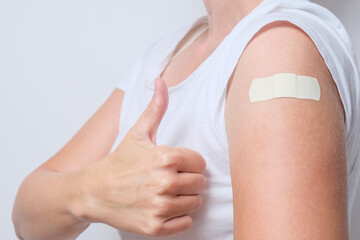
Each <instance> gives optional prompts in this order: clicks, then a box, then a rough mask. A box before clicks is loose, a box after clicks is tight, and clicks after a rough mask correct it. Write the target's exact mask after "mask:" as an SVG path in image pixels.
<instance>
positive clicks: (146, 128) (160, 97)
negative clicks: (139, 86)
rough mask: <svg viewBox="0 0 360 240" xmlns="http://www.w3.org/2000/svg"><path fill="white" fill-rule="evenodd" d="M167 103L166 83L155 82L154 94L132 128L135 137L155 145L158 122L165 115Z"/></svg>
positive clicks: (159, 80) (158, 79) (161, 81)
mask: <svg viewBox="0 0 360 240" xmlns="http://www.w3.org/2000/svg"><path fill="white" fill-rule="evenodd" d="M168 103H169V95H168V89H167V86H166V83H165V81H164V80H163V79H161V78H157V79H156V80H155V92H154V95H153V97H152V99H151V101H150V103H149V104H148V106H147V108H146V109H145V111H144V112H143V113H142V115H141V116H140V118H139V119H138V121H137V122H136V123H135V125H134V126H133V127H132V129H131V131H132V133H133V134H135V136H137V137H140V138H143V139H144V140H151V141H152V142H153V143H154V144H156V133H157V130H158V127H159V125H160V122H161V120H162V118H163V116H164V115H165V112H166V109H167V106H168Z"/></svg>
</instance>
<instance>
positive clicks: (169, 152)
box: [156, 147, 181, 167]
mask: <svg viewBox="0 0 360 240" xmlns="http://www.w3.org/2000/svg"><path fill="white" fill-rule="evenodd" d="M180 157H181V155H180V154H179V153H178V152H177V151H176V150H174V149H173V148H171V147H161V148H158V149H157V151H156V158H157V159H158V160H159V162H160V165H161V166H162V167H176V166H177V164H178V161H179V159H180Z"/></svg>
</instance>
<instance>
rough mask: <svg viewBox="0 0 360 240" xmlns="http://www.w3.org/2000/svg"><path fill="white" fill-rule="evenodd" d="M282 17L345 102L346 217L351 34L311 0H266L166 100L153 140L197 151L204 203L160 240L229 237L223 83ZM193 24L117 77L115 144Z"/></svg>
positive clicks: (129, 238) (351, 132)
mask: <svg viewBox="0 0 360 240" xmlns="http://www.w3.org/2000/svg"><path fill="white" fill-rule="evenodd" d="M201 19H202V20H203V19H206V18H201ZM280 20H282V21H289V22H291V23H293V24H294V25H296V26H298V27H299V28H301V29H302V30H303V31H304V32H305V33H307V34H308V35H309V37H310V38H311V39H312V40H313V42H314V43H315V45H316V47H317V48H318V50H319V52H320V54H321V55H322V57H323V58H324V60H325V63H326V64H327V67H328V68H329V70H330V72H331V74H332V76H333V79H334V81H335V84H336V86H337V88H338V91H339V94H340V97H341V100H342V103H343V105H344V109H345V115H346V116H345V117H346V144H347V168H348V186H349V195H348V202H349V208H348V211H349V221H350V217H351V213H352V208H353V204H354V199H355V196H356V189H357V185H358V178H359V167H360V165H359V161H360V115H359V114H360V100H359V99H360V82H359V81H360V80H359V71H358V69H357V65H356V61H355V56H354V54H353V49H352V45H351V41H350V38H349V36H348V34H347V32H346V30H345V28H344V26H343V25H342V24H341V22H340V21H339V20H338V18H337V17H335V16H334V15H333V14H332V13H331V12H330V11H329V10H327V9H326V8H324V7H322V6H320V5H317V4H315V3H312V2H310V1H308V0H264V1H263V2H261V4H260V5H258V6H257V7H256V8H255V9H254V10H253V11H252V12H251V13H250V14H248V15H247V16H246V17H245V18H243V19H242V20H241V21H240V22H239V23H238V24H237V25H236V26H235V27H234V28H233V30H232V31H231V32H230V33H229V34H228V35H227V36H226V38H225V39H224V40H223V41H222V42H221V43H220V45H219V46H218V47H217V48H216V50H215V51H214V52H213V53H212V54H211V55H210V56H209V57H208V58H207V59H206V60H205V61H204V62H203V63H202V64H201V65H200V66H199V67H198V68H197V69H196V70H195V71H194V72H193V73H192V74H191V75H190V76H189V77H188V78H187V79H185V80H184V81H183V82H181V83H180V84H178V85H176V86H174V87H170V88H169V105H168V109H167V112H166V114H165V116H164V118H163V120H162V122H161V124H160V126H159V130H158V135H157V142H158V144H159V145H162V144H164V145H169V146H184V147H188V148H191V149H194V150H196V151H198V152H200V153H201V154H202V156H203V157H204V158H205V160H206V162H207V170H206V172H205V175H206V177H207V189H206V191H205V192H204V193H203V199H204V202H203V206H202V208H201V209H200V210H199V211H198V212H196V213H194V214H191V215H192V217H193V226H192V228H191V229H190V230H187V231H185V232H183V233H179V234H176V235H173V236H169V237H165V238H162V239H168V240H180V239H186V240H190V239H197V240H200V239H204V240H205V239H206V240H220V239H221V240H232V239H233V199H232V187H231V178H230V165H229V151H228V142H227V134H226V128H225V118H224V116H225V114H224V110H225V100H226V98H225V97H226V87H227V82H228V80H229V78H230V76H231V74H232V72H233V70H234V69H235V67H236V64H237V62H238V59H239V58H240V56H241V54H242V52H243V50H244V49H245V47H246V45H247V43H248V42H249V41H250V39H251V38H252V37H253V36H254V35H255V33H257V32H258V31H259V30H260V29H261V28H262V27H264V26H265V25H267V24H268V23H271V22H274V21H280ZM199 22H201V21H197V23H196V24H198V23H199ZM196 24H194V25H191V26H184V27H181V28H179V29H177V30H176V31H174V32H172V33H171V34H167V35H165V36H163V37H161V38H160V39H158V40H157V41H156V42H155V43H154V44H152V45H151V47H150V48H149V49H148V50H147V51H145V52H144V54H142V55H141V56H140V57H139V58H138V59H137V61H136V62H135V64H134V65H133V68H132V70H131V71H130V72H129V73H128V74H127V75H124V77H123V78H122V79H120V81H119V82H118V84H117V86H116V87H117V88H120V89H122V90H124V91H125V92H126V94H125V97H124V100H123V104H122V109H121V117H120V131H119V135H118V138H117V140H116V142H115V144H114V147H113V149H114V148H115V147H116V146H117V145H118V144H119V143H120V141H121V140H122V138H123V137H124V135H125V134H126V133H127V132H128V130H129V129H130V127H131V126H132V125H133V124H134V123H135V122H136V121H137V119H138V118H139V117H140V115H141V113H142V112H143V111H144V109H145V108H146V106H147V105H148V103H149V101H150V99H151V97H152V95H153V92H154V80H155V78H157V77H159V75H160V73H161V72H162V71H163V70H164V68H165V66H166V65H167V63H168V61H169V59H170V57H171V55H172V53H173V51H174V49H175V47H176V46H177V44H178V43H179V42H180V40H181V39H182V38H183V37H184V36H185V35H186V33H188V32H189V31H190V30H191V29H193V28H194V27H196ZM119 217H121V216H119ZM350 225H351V224H350ZM120 236H121V239H123V240H144V239H157V238H149V237H144V236H140V235H137V234H133V233H127V232H120Z"/></svg>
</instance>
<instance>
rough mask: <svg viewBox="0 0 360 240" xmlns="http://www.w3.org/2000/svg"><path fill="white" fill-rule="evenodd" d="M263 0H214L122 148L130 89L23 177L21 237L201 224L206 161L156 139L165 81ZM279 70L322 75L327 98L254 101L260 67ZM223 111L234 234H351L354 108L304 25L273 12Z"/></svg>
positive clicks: (194, 63)
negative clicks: (202, 27)
mask: <svg viewBox="0 0 360 240" xmlns="http://www.w3.org/2000/svg"><path fill="white" fill-rule="evenodd" d="M260 2H261V1H259V0H204V4H205V7H206V9H207V12H208V22H209V30H208V31H206V32H205V33H204V34H202V35H201V36H200V37H199V38H198V39H196V40H195V41H194V42H193V43H192V44H191V45H190V46H189V47H188V48H187V49H186V50H185V51H183V52H182V53H181V54H179V55H177V56H176V58H174V59H173V60H172V61H171V62H170V64H169V65H168V66H167V68H166V69H165V71H164V72H163V74H162V78H163V79H164V81H162V80H159V81H158V84H157V95H154V98H153V99H152V101H151V102H150V103H149V107H148V108H147V109H146V110H145V112H144V113H143V115H142V116H141V117H140V119H139V120H138V122H137V123H136V124H135V126H134V127H133V128H131V130H130V131H129V133H128V134H127V135H126V137H125V138H124V140H123V141H122V142H121V143H120V145H119V146H118V147H117V148H116V150H115V151H114V152H113V153H109V151H110V149H111V146H112V144H113V142H114V141H115V138H116V135H117V133H118V123H119V118H120V109H121V102H122V98H123V95H124V93H123V92H122V91H121V90H115V91H114V92H113V93H112V94H111V96H110V97H109V99H108V100H107V101H106V103H105V104H104V105H103V106H102V107H101V108H100V109H99V110H98V111H97V112H96V113H95V114H94V116H93V117H92V118H91V119H90V120H89V121H88V122H87V123H86V124H85V125H84V126H83V128H82V129H81V130H80V131H79V132H78V133H77V134H76V135H75V136H74V137H73V139H71V140H70V142H69V143H68V144H67V145H66V146H64V148H63V149H61V150H60V151H59V152H58V153H57V154H56V155H55V156H54V157H52V158H51V159H49V160H48V161H47V162H46V163H44V164H43V165H42V166H40V167H39V168H38V169H36V170H35V171H34V172H33V173H31V174H30V175H29V176H28V177H27V178H26V179H25V180H24V182H23V184H22V185H21V187H20V189H19V192H18V195H17V198H16V201H15V203H14V210H13V221H14V225H15V229H16V232H17V235H18V236H19V238H24V239H75V238H76V237H77V236H78V235H79V234H80V233H81V232H82V231H84V230H85V229H86V228H87V226H89V224H91V223H92V222H103V223H106V224H108V225H111V226H113V227H116V228H118V229H121V230H125V231H132V232H137V233H140V234H144V235H147V236H166V235H170V234H175V233H177V232H181V231H184V230H186V229H188V228H189V227H191V218H190V217H189V216H188V215H187V214H188V213H190V212H193V211H196V210H197V209H198V208H199V207H200V206H201V196H200V193H201V191H203V189H204V188H205V184H206V181H205V178H204V177H203V175H202V174H201V173H202V171H203V170H204V169H205V165H206V164H205V162H204V159H203V158H202V157H201V155H200V154H198V153H196V152H194V151H193V150H190V149H184V148H170V147H168V146H157V145H156V130H157V126H158V125H159V124H160V121H161V118H162V116H163V114H164V112H165V111H166V107H167V101H168V98H167V91H166V85H167V86H168V87H171V86H175V85H177V84H179V83H180V82H181V81H183V80H184V79H185V78H186V77H187V76H188V75H190V74H191V72H193V71H194V70H195V69H196V68H197V67H198V66H199V65H200V64H201V62H203V61H204V60H205V59H206V58H207V57H208V56H209V55H210V54H211V53H212V52H213V51H214V49H215V48H216V47H217V46H218V44H219V43H220V42H221V41H222V40H223V39H224V38H225V36H226V35H227V34H228V33H229V32H230V31H231V29H232V28H233V27H234V26H235V24H236V23H237V22H239V21H240V20H241V19H242V18H243V17H244V16H246V15H247V14H248V13H249V12H250V11H251V10H252V9H253V8H255V7H256V6H257V5H258V4H259V3H260ZM279 35H282V36H283V37H282V38H281V42H280V41H279V40H278V39H279ZM285 36H286V37H285ZM294 42H296V43H297V44H296V45H295V44H294ZM294 56H296V57H294ZM189 63H191V64H189ZM278 72H292V73H297V74H302V75H309V76H314V77H317V78H318V80H319V83H320V86H321V90H322V96H321V100H320V102H313V101H309V100H298V99H289V98H282V99H273V100H270V101H267V102H262V103H256V104H250V103H249V100H248V99H247V94H248V88H249V86H250V84H251V81H252V79H254V78H256V77H263V76H271V75H273V74H274V73H278ZM155 96H157V97H155ZM225 119H226V129H227V134H228V141H229V154H230V163H231V177H232V184H233V193H234V196H233V197H234V239H250V240H251V239H269V240H270V239H295V240H296V239H330V240H332V239H347V238H348V232H347V205H346V204H347V185H346V184H347V180H346V179H347V178H346V156H345V155H346V146H345V134H344V112H343V108H342V105H341V101H340V98H339V95H338V92H337V91H336V86H335V85H334V82H333V81H332V78H331V74H330V73H329V71H328V69H327V68H326V65H325V63H324V61H323V59H322V58H321V56H320V55H319V53H318V52H317V49H316V47H315V46H314V45H313V43H312V42H311V41H310V39H309V38H308V37H307V36H306V35H305V34H304V33H303V32H302V31H301V30H300V29H297V28H296V27H294V26H292V25H291V24H290V23H285V22H283V23H281V24H280V23H276V24H270V25H269V26H267V27H266V28H264V29H262V30H261V31H260V32H259V33H258V34H257V35H256V36H255V37H254V39H253V40H252V41H251V42H250V43H249V45H248V46H247V48H246V49H245V52H244V54H243V56H242V57H241V60H240V61H239V63H238V65H237V67H236V69H235V71H234V74H233V76H232V78H231V79H230V81H229V86H228V95H227V102H226V115H225ZM264 129H265V130H266V134H264ZM181 163H184V164H181ZM129 166H131V167H129ZM149 169H151V170H150V171H149ZM179 172H181V173H179ZM159 175H160V176H162V178H159V177H158V176H159ZM159 179H162V181H159ZM38 189H41V190H42V191H41V192H40V191H38ZM134 189H141V191H134ZM295 190H296V191H295ZM34 192H36V193H37V194H33V193H34ZM177 195H180V196H177ZM190 195H192V196H190ZM115 196H116V197H115ZM119 196H120V197H119ZM135 199H137V201H135ZM139 215H140V216H141V218H139V217H137V216H139ZM143 216H146V217H143Z"/></svg>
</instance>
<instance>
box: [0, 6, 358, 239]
mask: <svg viewBox="0 0 360 240" xmlns="http://www.w3.org/2000/svg"><path fill="white" fill-rule="evenodd" d="M317 2H320V3H323V4H324V6H326V7H328V8H329V9H330V10H332V11H333V12H334V13H335V14H337V15H338V17H339V18H340V19H341V20H342V21H343V23H344V25H345V26H346V28H347V29H348V32H349V34H350V36H351V37H352V39H353V44H354V49H355V51H356V53H357V56H358V59H360V28H359V25H360V16H359V12H360V2H359V1H357V0H341V1H340V0H317ZM204 14H205V9H204V7H203V5H202V1H201V0H181V1H180V0H179V1H169V0H151V1H148V0H126V1H125V0H102V1H94V0H61V1H48V0H31V1H30V0H0V159H1V168H0V191H1V200H0V201H1V202H0V203H1V204H0V226H1V227H0V239H15V238H16V237H15V234H14V231H13V226H12V223H11V209H12V204H13V200H14V197H15V194H16V191H17V189H18V187H19V185H20V183H21V181H22V180H23V178H24V177H25V176H26V175H27V174H29V173H30V172H31V171H32V170H33V169H34V168H36V167H37V166H38V165H40V164H41V163H42V162H44V161H46V160H47V159H48V158H49V157H51V156H52V155H53V154H55V153H56V152H57V151H58V150H59V149H60V148H61V147H62V146H63V145H64V144H65V143H66V142H67V141H68V140H69V139H70V138H71V137H72V136H73V134H74V133H75V132H76V131H77V130H78V129H79V128H80V127H81V126H82V125H83V124H84V123H85V121H86V120H87V119H88V118H89V117H90V116H91V115H92V114H93V113H94V111H95V110H96V109H97V108H98V107H99V106H100V105H101V104H102V103H103V102H104V101H105V100H106V98H107V97H108V96H109V94H110V93H111V91H112V90H113V87H114V85H115V83H116V81H117V79H119V78H120V76H121V74H122V73H124V72H126V70H127V69H128V68H129V67H130V66H131V64H132V62H133V60H134V58H135V57H136V56H137V55H138V54H139V53H141V52H142V51H143V50H145V49H146V47H147V46H149V44H151V43H152V41H154V40H155V39H157V38H158V36H159V35H163V34H164V32H168V31H171V30H172V29H173V28H174V27H178V26H181V25H184V24H190V23H192V22H193V21H194V20H195V19H196V18H197V17H199V16H201V15H204ZM39 191H40V189H39ZM34 194H36V192H34ZM359 203H360V194H358V198H357V202H356V206H355V208H354V209H355V212H354V214H353V227H352V229H353V231H352V233H351V235H352V239H354V240H355V239H360V228H359V226H358V225H359V223H360V204H359ZM79 239H87V240H95V239H119V238H118V236H117V233H116V231H114V230H113V229H110V228H108V227H106V226H104V225H101V224H96V225H93V226H91V227H90V228H89V229H88V230H87V231H86V232H85V233H84V234H82V235H81V236H80V237H79Z"/></svg>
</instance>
